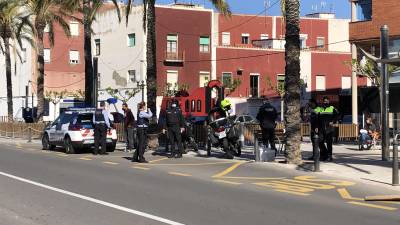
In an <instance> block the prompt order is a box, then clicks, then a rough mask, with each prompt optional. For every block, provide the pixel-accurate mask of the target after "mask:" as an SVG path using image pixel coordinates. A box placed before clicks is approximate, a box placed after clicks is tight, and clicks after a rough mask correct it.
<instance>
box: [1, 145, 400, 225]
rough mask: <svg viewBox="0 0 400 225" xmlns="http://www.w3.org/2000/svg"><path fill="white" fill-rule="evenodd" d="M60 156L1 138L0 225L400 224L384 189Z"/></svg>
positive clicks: (221, 165)
mask: <svg viewBox="0 0 400 225" xmlns="http://www.w3.org/2000/svg"><path fill="white" fill-rule="evenodd" d="M146 156H147V159H148V160H149V161H150V163H149V164H148V165H144V164H136V163H131V162H130V161H129V157H130V154H128V153H123V152H115V153H112V154H110V155H106V156H93V155H91V154H77V155H66V154H63V153H61V152H50V151H42V150H40V146H39V145H37V144H27V143H25V141H12V140H4V139H1V140H0V199H1V201H0V225H10V224H18V225H28V224H29V225H31V224H32V225H36V224H41V225H42V224H51V225H53V224H57V225H64V224H65V225H75V224H77V225H78V224H79V225H91V224H96V225H111V224H116V225H117V224H118V225H124V224H135V225H136V224H146V225H147V224H194V225H208V224H210V225H211V224H212V225H219V224H221V225H222V224H239V225H242V224H243V225H250V224H273V225H279V224H285V225H286V224H307V225H314V224H315V225H321V224H324V225H329V224H352V225H357V224H360V225H361V224H362V225H366V224H371V225H376V224H381V225H390V224H396V225H398V224H400V204H399V202H365V201H363V199H361V198H362V197H364V196H365V195H375V194H390V193H391V192H390V191H389V190H383V189H382V188H375V187H370V186H366V185H362V184H357V183H356V182H354V181H350V180H341V179H338V178H332V177H325V176H324V175H323V174H318V175H317V176H315V175H314V174H312V173H309V172H303V171H296V170H289V169H283V168H282V167H279V166H276V165H271V164H268V165H265V164H263V165H260V164H256V163H253V162H251V161H244V160H234V161H227V160H223V159H217V158H204V157H197V156H195V155H191V156H187V157H185V158H184V159H167V158H165V157H164V156H162V155H152V154H150V153H146Z"/></svg>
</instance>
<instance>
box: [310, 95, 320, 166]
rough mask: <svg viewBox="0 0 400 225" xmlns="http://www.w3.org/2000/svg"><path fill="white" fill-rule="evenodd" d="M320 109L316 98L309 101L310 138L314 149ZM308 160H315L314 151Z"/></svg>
mask: <svg viewBox="0 0 400 225" xmlns="http://www.w3.org/2000/svg"><path fill="white" fill-rule="evenodd" d="M318 110H319V106H318V103H317V101H316V100H315V99H313V98H312V99H310V100H309V102H308V107H307V114H308V115H309V119H308V120H309V122H310V126H311V127H310V128H311V129H310V139H311V143H312V146H313V149H314V147H315V146H314V145H315V135H316V134H318V114H317V111H318ZM308 160H314V151H313V155H312V156H311V157H310V158H308Z"/></svg>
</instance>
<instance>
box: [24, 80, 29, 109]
mask: <svg viewBox="0 0 400 225" xmlns="http://www.w3.org/2000/svg"><path fill="white" fill-rule="evenodd" d="M28 99H29V85H26V86H25V108H28V101H29V100H28Z"/></svg>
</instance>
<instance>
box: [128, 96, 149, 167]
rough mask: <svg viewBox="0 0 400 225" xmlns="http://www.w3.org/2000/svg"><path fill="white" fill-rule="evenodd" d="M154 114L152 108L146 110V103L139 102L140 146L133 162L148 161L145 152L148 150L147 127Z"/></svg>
mask: <svg viewBox="0 0 400 225" xmlns="http://www.w3.org/2000/svg"><path fill="white" fill-rule="evenodd" d="M152 116H153V113H152V112H151V110H150V109H147V110H146V103H145V102H141V103H139V104H138V113H137V122H136V124H137V139H138V147H137V148H136V151H135V153H133V157H132V162H139V163H148V162H147V161H146V159H145V158H144V156H143V155H144V152H145V150H146V140H147V128H148V127H149V119H150V118H151V117H152Z"/></svg>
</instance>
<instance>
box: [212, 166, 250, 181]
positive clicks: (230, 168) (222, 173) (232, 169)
mask: <svg viewBox="0 0 400 225" xmlns="http://www.w3.org/2000/svg"><path fill="white" fill-rule="evenodd" d="M244 163H246V162H237V163H235V164H233V165H232V166H231V167H229V168H228V169H226V170H224V171H222V172H220V173H218V174H215V175H214V176H212V177H213V178H218V177H223V176H225V175H228V174H229V173H231V172H232V171H234V170H235V169H236V168H238V167H239V166H240V165H242V164H244Z"/></svg>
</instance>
